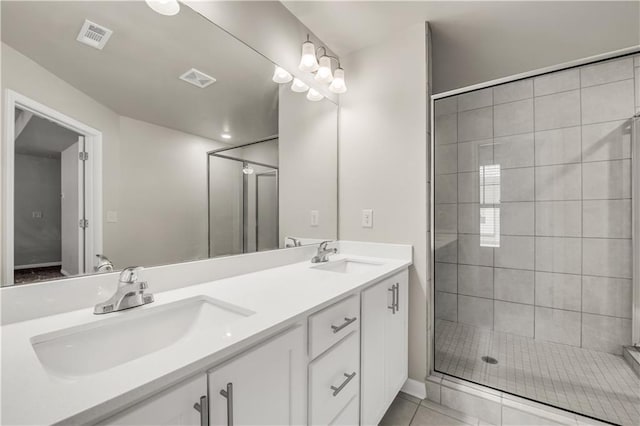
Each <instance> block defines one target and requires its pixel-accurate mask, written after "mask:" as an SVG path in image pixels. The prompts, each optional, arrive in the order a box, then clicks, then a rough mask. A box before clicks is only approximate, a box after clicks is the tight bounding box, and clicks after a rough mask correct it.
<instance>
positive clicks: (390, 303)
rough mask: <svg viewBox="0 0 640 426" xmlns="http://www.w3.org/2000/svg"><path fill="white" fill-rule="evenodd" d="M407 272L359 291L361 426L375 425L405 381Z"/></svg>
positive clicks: (406, 358)
mask: <svg viewBox="0 0 640 426" xmlns="http://www.w3.org/2000/svg"><path fill="white" fill-rule="evenodd" d="M408 287H409V282H408V272H407V270H404V271H402V272H400V273H398V274H396V275H393V276H392V277H390V278H387V279H385V280H383V281H381V282H379V283H377V284H374V285H373V286H371V287H369V288H367V289H365V290H363V291H362V300H361V306H362V325H361V328H362V330H361V335H362V341H361V351H362V358H361V372H362V374H361V381H360V387H361V390H360V393H361V410H360V416H361V420H362V421H361V424H363V425H377V424H378V423H379V422H380V419H381V418H382V416H383V415H384V413H385V411H386V410H387V408H388V407H389V406H390V405H391V402H392V401H393V399H394V398H395V396H396V395H397V393H398V391H400V389H401V388H402V385H403V384H404V382H405V381H406V380H407V373H408V315H407V311H408V309H407V308H408V300H409V299H408V296H407V292H408Z"/></svg>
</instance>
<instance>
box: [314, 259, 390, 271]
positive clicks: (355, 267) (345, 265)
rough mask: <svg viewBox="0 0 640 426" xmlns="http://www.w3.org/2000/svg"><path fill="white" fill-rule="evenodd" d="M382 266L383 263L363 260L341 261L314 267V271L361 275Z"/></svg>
mask: <svg viewBox="0 0 640 426" xmlns="http://www.w3.org/2000/svg"><path fill="white" fill-rule="evenodd" d="M380 265H382V263H376V262H365V261H363V260H354V259H341V260H335V261H332V262H327V263H323V264H320V265H318V266H312V268H313V269H319V270H321V271H330V272H339V273H342V274H360V273H363V272H368V271H371V270H372V269H374V268H376V267H378V266H380Z"/></svg>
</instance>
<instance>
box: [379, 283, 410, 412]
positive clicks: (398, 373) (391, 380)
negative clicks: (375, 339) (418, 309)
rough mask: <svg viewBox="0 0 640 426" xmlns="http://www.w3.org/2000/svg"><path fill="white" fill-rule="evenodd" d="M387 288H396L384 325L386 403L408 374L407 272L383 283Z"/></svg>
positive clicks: (397, 390) (393, 396) (400, 386)
mask: <svg viewBox="0 0 640 426" xmlns="http://www.w3.org/2000/svg"><path fill="white" fill-rule="evenodd" d="M385 282H386V283H387V284H388V285H389V286H394V285H395V286H396V288H397V290H396V298H397V302H396V306H397V309H396V310H395V312H394V311H391V310H388V311H387V317H386V323H385V327H386V328H385V333H384V336H385V375H386V378H385V383H386V385H385V388H386V389H387V392H388V393H387V401H390V400H393V398H395V396H396V394H397V393H398V392H399V391H400V389H401V388H402V386H403V385H404V382H406V381H407V373H408V364H409V358H408V334H407V327H408V324H407V323H408V318H409V317H408V315H407V307H408V306H407V305H408V300H409V299H408V297H407V290H408V279H407V271H404V272H401V273H400V274H397V275H394V276H393V277H391V278H389V280H388V281H385Z"/></svg>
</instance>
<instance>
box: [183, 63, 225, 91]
mask: <svg viewBox="0 0 640 426" xmlns="http://www.w3.org/2000/svg"><path fill="white" fill-rule="evenodd" d="M180 80H183V81H186V82H187V83H191V84H193V85H194V86H198V87H199V88H201V89H204V88H205V87H207V86H208V85H210V84H213V83H215V82H216V79H215V78H213V77H211V76H210V75H207V74H205V73H203V72H202V71H198V70H197V69H195V68H191V69H190V70H189V71H187V72H185V73H184V74H182V75H181V76H180Z"/></svg>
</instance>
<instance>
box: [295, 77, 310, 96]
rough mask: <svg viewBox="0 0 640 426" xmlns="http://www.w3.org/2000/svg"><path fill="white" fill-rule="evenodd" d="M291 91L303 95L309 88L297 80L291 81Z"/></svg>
mask: <svg viewBox="0 0 640 426" xmlns="http://www.w3.org/2000/svg"><path fill="white" fill-rule="evenodd" d="M291 90H293V91H294V92H296V93H303V92H306V91H307V90H309V86H307V85H306V84H304V82H303V81H302V80H300V79H298V78H294V79H293V83H291Z"/></svg>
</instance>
